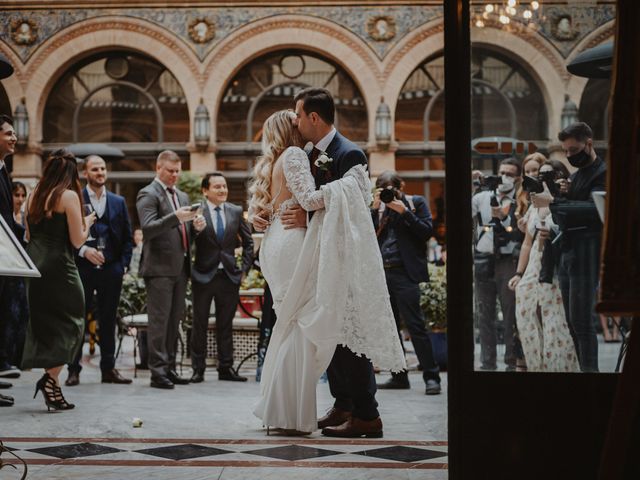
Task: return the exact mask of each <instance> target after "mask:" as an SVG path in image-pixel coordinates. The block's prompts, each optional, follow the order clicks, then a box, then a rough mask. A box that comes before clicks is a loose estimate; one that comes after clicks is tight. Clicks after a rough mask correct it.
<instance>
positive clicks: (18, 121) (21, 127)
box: [13, 98, 29, 145]
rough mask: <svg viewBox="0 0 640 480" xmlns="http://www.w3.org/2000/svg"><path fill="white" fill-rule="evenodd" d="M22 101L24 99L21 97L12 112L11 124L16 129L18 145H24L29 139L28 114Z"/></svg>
mask: <svg viewBox="0 0 640 480" xmlns="http://www.w3.org/2000/svg"><path fill="white" fill-rule="evenodd" d="M24 102H25V99H24V98H22V100H20V103H19V104H18V105H17V106H16V110H15V112H13V125H14V128H15V129H16V136H17V137H18V145H26V144H27V143H28V141H29V115H28V114H27V107H26V106H25V104H24Z"/></svg>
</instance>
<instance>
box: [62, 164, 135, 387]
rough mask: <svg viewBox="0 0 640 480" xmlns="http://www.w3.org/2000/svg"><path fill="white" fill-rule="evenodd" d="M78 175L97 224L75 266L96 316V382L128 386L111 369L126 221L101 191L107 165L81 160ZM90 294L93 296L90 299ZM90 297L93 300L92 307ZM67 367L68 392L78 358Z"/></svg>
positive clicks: (127, 249)
mask: <svg viewBox="0 0 640 480" xmlns="http://www.w3.org/2000/svg"><path fill="white" fill-rule="evenodd" d="M84 176H85V178H86V179H87V186H86V187H85V188H83V189H82V196H83V202H84V204H85V205H86V204H90V205H92V206H93V209H94V210H95V212H96V216H97V220H96V222H95V223H94V224H93V226H92V227H91V239H87V242H86V243H85V244H84V245H83V246H82V247H80V250H79V251H78V256H77V258H76V264H77V265H78V271H79V272H80V279H81V280H82V286H83V287H84V298H85V305H86V311H87V312H91V311H93V310H95V312H96V313H97V316H98V325H99V331H100V333H99V338H100V340H99V343H100V370H101V371H102V383H121V384H129V383H131V379H129V378H124V377H123V376H122V375H121V374H120V372H118V370H116V368H115V356H114V354H115V346H116V339H115V329H116V313H117V309H118V302H119V300H120V291H121V289H122V277H123V275H124V273H125V271H126V270H127V269H128V268H129V262H130V261H131V251H132V249H133V241H132V236H131V222H130V221H129V213H128V212H127V205H126V203H125V200H124V198H123V197H121V196H119V195H116V194H114V193H111V192H109V191H108V190H107V188H106V187H105V183H106V182H107V165H106V163H105V161H104V160H103V159H102V158H101V157H99V156H97V155H89V156H88V157H87V158H86V160H85V170H84ZM94 294H95V297H94ZM94 298H96V299H97V302H96V303H95V305H96V307H97V308H95V309H94V308H93V307H94V301H93V300H94ZM81 357H82V349H81V350H80V351H79V352H78V354H77V356H76V358H75V361H74V362H73V363H72V364H70V365H69V377H68V378H67V381H66V382H65V384H66V385H67V386H69V387H71V386H74V385H78V383H80V370H81V369H82V367H81V366H80V358H81Z"/></svg>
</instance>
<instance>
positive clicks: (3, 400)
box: [0, 395, 13, 407]
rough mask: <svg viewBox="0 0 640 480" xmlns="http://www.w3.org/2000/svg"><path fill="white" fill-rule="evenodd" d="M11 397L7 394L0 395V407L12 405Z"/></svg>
mask: <svg viewBox="0 0 640 480" xmlns="http://www.w3.org/2000/svg"><path fill="white" fill-rule="evenodd" d="M12 406H13V397H10V396H9V395H0V407H12Z"/></svg>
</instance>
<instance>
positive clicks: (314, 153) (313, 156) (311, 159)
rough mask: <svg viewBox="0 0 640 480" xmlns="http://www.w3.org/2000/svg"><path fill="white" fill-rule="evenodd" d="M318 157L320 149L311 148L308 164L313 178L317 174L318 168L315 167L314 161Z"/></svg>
mask: <svg viewBox="0 0 640 480" xmlns="http://www.w3.org/2000/svg"><path fill="white" fill-rule="evenodd" d="M319 156H320V149H318V148H316V147H313V150H311V154H310V155H309V162H310V163H311V174H312V175H313V177H314V178H315V176H316V173H317V172H318V167H316V160H317V159H318V157H319Z"/></svg>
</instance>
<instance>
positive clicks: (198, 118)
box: [193, 99, 211, 150]
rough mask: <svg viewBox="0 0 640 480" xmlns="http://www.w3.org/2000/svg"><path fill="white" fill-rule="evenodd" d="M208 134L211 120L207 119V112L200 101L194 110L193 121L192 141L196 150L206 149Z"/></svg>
mask: <svg viewBox="0 0 640 480" xmlns="http://www.w3.org/2000/svg"><path fill="white" fill-rule="evenodd" d="M210 134H211V120H210V119H209V110H207V107H206V106H205V105H204V103H203V101H202V99H200V104H199V105H198V107H197V108H196V115H195V118H194V119H193V139H194V140H195V142H196V146H197V147H198V149H200V150H204V149H206V148H207V146H208V145H209V139H210Z"/></svg>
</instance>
